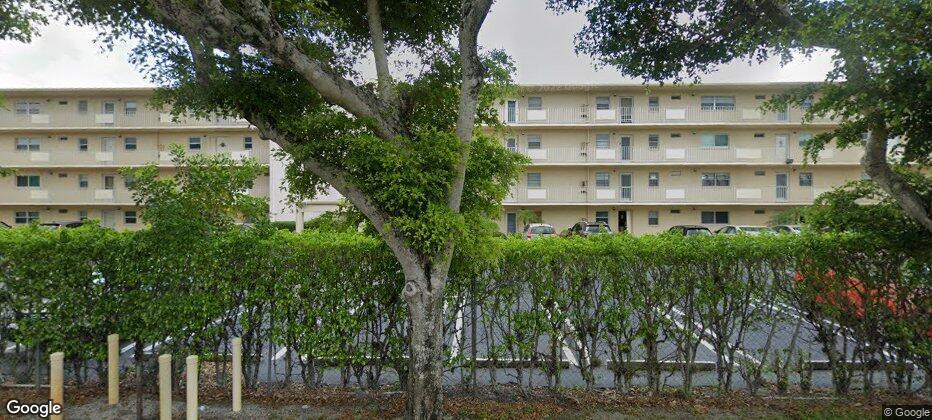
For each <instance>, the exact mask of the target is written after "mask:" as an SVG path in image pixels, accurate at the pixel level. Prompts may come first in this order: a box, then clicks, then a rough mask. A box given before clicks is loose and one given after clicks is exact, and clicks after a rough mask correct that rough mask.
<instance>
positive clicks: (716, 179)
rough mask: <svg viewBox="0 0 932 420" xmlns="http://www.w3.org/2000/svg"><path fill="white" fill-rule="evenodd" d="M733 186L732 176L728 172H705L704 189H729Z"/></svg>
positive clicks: (703, 177) (703, 178)
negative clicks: (728, 187)
mask: <svg viewBox="0 0 932 420" xmlns="http://www.w3.org/2000/svg"><path fill="white" fill-rule="evenodd" d="M729 185H731V175H730V174H729V173H728V172H703V173H702V186H703V187H727V186H729Z"/></svg>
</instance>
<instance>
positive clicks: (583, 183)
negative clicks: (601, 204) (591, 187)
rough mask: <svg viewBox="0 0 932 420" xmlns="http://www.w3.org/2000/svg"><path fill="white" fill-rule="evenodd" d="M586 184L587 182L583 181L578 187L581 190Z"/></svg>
mask: <svg viewBox="0 0 932 420" xmlns="http://www.w3.org/2000/svg"><path fill="white" fill-rule="evenodd" d="M588 183H589V182H588V181H583V182H582V183H581V184H580V185H579V186H580V187H583V188H586V184H588Z"/></svg>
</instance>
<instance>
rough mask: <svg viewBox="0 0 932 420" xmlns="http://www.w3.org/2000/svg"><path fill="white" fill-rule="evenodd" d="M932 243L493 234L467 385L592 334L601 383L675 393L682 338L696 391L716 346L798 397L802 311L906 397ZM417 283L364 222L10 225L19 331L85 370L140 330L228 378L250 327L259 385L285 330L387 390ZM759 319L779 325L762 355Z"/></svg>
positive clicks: (468, 334)
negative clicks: (642, 384)
mask: <svg viewBox="0 0 932 420" xmlns="http://www.w3.org/2000/svg"><path fill="white" fill-rule="evenodd" d="M461 248H465V247H461ZM930 254H932V252H930V250H929V247H924V246H919V247H916V246H897V245H896V244H882V243H878V241H876V240H872V239H871V238H865V237H862V236H855V235H841V234H835V235H815V234H804V235H779V236H777V235H773V236H760V237H751V236H731V237H726V236H715V237H688V238H687V237H682V236H675V235H659V236H642V237H633V236H630V235H612V236H604V237H596V238H589V239H582V238H576V239H565V238H552V239H541V240H532V241H526V240H519V239H514V238H510V239H489V240H488V241H487V243H486V245H485V246H474V247H471V248H469V249H461V251H460V252H459V253H458V254H457V256H456V257H455V260H454V266H453V268H452V270H451V278H450V282H449V285H448V289H447V298H446V299H447V304H446V308H447V310H446V319H447V324H446V325H447V328H448V331H450V333H449V334H448V344H449V346H448V349H447V360H448V365H449V367H450V369H451V371H453V372H456V374H457V375H459V378H460V381H462V382H463V383H464V384H466V385H471V384H476V383H477V381H478V379H477V376H478V374H477V370H478V369H488V372H489V375H490V381H491V383H492V385H495V384H500V383H503V382H508V381H509V379H506V378H505V375H513V376H514V379H515V382H516V383H517V384H518V385H519V386H521V387H530V386H531V384H532V377H533V376H534V375H540V374H544V375H545V376H546V378H547V379H548V381H549V384H550V386H552V387H559V386H561V377H562V375H563V373H564V371H565V369H566V368H567V366H566V363H565V362H563V361H562V358H561V356H560V352H561V349H562V346H563V343H572V346H573V348H574V351H575V354H576V355H577V356H578V359H579V360H578V362H579V363H578V366H573V367H571V368H572V369H576V370H578V372H579V374H580V375H581V376H582V378H583V380H584V381H585V383H586V385H587V386H588V387H592V386H595V382H596V379H595V371H596V370H597V369H598V368H607V369H608V370H609V371H610V372H611V373H612V375H614V383H615V385H616V386H617V387H618V388H619V389H627V388H628V387H630V386H631V384H632V380H633V378H634V376H635V375H636V374H641V375H643V376H644V377H646V379H647V383H648V389H649V390H651V391H653V392H656V391H659V390H660V389H661V387H662V384H663V379H662V370H664V369H665V367H664V366H665V364H664V361H665V360H666V359H667V358H668V355H666V354H663V353H662V352H661V351H660V347H661V344H662V343H672V345H673V348H674V349H675V354H674V355H673V356H672V357H673V359H674V361H675V362H676V363H675V364H674V366H677V369H679V371H680V375H682V378H683V384H682V391H683V392H684V393H687V394H688V393H690V392H691V391H692V378H693V376H694V374H695V371H694V369H692V368H691V366H692V365H691V362H693V361H694V360H695V358H696V354H697V350H698V348H699V346H700V342H705V343H708V344H709V345H711V346H712V347H713V348H714V349H715V352H716V354H717V355H718V360H717V361H716V367H715V377H716V378H717V386H718V388H719V389H720V390H722V391H723V392H724V391H728V390H729V389H731V387H732V386H733V382H734V380H733V378H734V377H735V375H740V376H741V377H742V378H743V379H744V380H745V382H746V383H747V384H748V385H749V386H750V388H751V390H752V392H753V391H756V389H757V387H758V386H759V385H760V384H762V383H763V381H764V379H768V380H772V381H775V382H776V383H777V386H778V388H779V389H781V390H785V389H786V386H787V382H788V377H789V376H790V373H789V372H791V371H794V370H795V371H797V373H798V374H799V377H800V381H801V385H802V386H803V387H805V380H806V376H807V372H806V368H805V366H806V363H805V362H806V360H805V359H806V355H803V354H794V353H791V352H788V351H785V350H782V349H780V350H778V349H777V346H776V345H775V344H774V343H772V340H773V337H774V334H775V331H776V329H777V325H781V323H782V324H786V320H785V317H786V312H788V311H798V315H799V318H800V319H803V320H805V323H806V324H807V327H808V328H811V329H813V330H814V331H815V336H816V338H817V340H818V341H819V345H820V346H821V349H822V351H823V352H824V353H825V354H826V355H827V356H828V359H829V360H828V362H829V368H830V369H831V372H832V381H833V384H834V388H835V391H836V392H838V393H846V392H848V390H849V388H850V387H851V384H852V380H853V379H854V378H860V379H865V378H866V379H867V384H871V383H873V382H875V381H874V380H873V379H872V378H873V376H874V375H875V374H878V373H879V374H881V375H884V377H885V378H886V383H887V384H888V386H889V387H891V388H892V389H894V390H897V391H905V390H908V389H910V388H911V384H910V381H911V378H912V370H911V367H912V366H915V367H918V368H919V369H921V370H922V371H923V372H924V374H925V377H926V378H928V377H929V375H930V373H932V370H930V366H932V339H930V334H932V327H930V325H932V322H930V320H932V309H930V308H932V301H930V296H932V292H930V288H932V285H930V284H932V281H930V266H932V264H930V261H932V257H930ZM854 279H856V280H854ZM403 281H404V279H403V275H402V273H401V271H400V269H399V267H398V265H397V263H396V262H395V259H394V258H393V257H392V255H391V253H390V252H389V251H388V249H387V248H386V247H385V246H384V245H383V244H382V243H381V242H380V241H379V240H377V239H374V238H371V237H367V236H362V235H357V234H322V233H314V232H305V233H304V234H300V235H299V234H294V233H292V232H287V231H282V230H278V231H271V230H268V231H267V230H262V229H246V230H243V229H237V230H231V231H228V232H220V233H215V234H213V235H210V236H202V237H196V238H191V237H182V238H176V239H172V238H171V237H166V236H165V235H161V234H158V233H156V232H151V231H147V230H144V231H140V232H114V231H112V230H107V229H102V228H98V227H94V226H89V227H82V228H79V229H66V230H60V231H46V230H42V229H38V228H35V227H31V228H18V229H9V230H2V231H0V341H3V342H16V343H21V344H22V345H25V346H29V347H36V348H41V349H44V350H46V351H47V352H48V353H50V352H52V351H63V352H64V353H65V354H66V355H67V358H68V360H69V361H70V365H69V366H70V367H71V371H72V373H73V374H74V375H75V378H77V380H84V379H85V378H86V377H87V374H86V371H87V369H88V366H90V367H91V368H101V367H99V364H98V363H93V361H102V360H104V358H105V357H106V355H105V344H104V343H105V337H106V335H107V334H110V333H118V334H120V336H121V338H122V339H124V340H129V341H131V342H133V343H135V346H136V353H135V355H136V357H137V358H138V359H139V363H140V365H139V368H144V367H146V366H150V365H149V364H150V363H151V361H147V360H145V355H144V353H143V352H142V348H143V347H144V346H147V345H151V344H158V345H160V346H161V347H160V350H159V352H162V353H165V352H171V353H173V354H188V353H194V354H201V355H203V356H204V357H205V358H208V359H209V360H215V361H217V363H216V366H217V369H218V370H217V372H218V375H217V380H218V381H220V382H221V383H222V382H223V381H224V380H225V378H224V374H223V370H222V369H221V368H220V364H219V363H220V362H219V361H221V360H223V359H224V358H225V357H226V356H227V354H228V352H229V349H228V348H227V347H226V346H227V345H228V344H227V343H228V341H229V340H228V338H230V337H236V336H238V337H242V339H243V345H244V371H245V375H246V385H247V386H249V387H255V386H256V385H257V384H258V381H259V378H260V377H261V375H263V373H262V372H259V365H260V364H259V361H260V360H261V359H262V358H263V357H268V354H265V355H263V354H262V351H263V349H264V348H266V346H264V344H265V343H268V342H274V343H276V345H278V346H287V347H288V348H290V349H292V350H293V351H292V352H289V353H288V355H289V356H288V357H289V358H291V357H294V361H295V362H296V365H297V366H298V367H299V369H300V374H301V375H300V377H301V378H303V381H304V383H305V384H306V385H308V386H318V385H320V384H321V382H322V380H323V370H324V369H325V368H329V367H336V368H339V369H340V372H341V373H342V378H343V384H344V385H349V384H354V385H356V386H360V387H366V388H373V387H377V386H378V384H379V383H380V380H382V381H384V374H385V371H386V369H390V370H392V371H394V372H396V373H397V374H398V376H399V377H400V378H401V379H402V380H401V381H400V384H401V385H403V384H404V380H403V379H404V375H405V366H406V365H405V354H406V344H405V341H406V340H405V338H406V328H407V325H406V308H405V305H404V301H403V300H402V299H401V298H400V295H399V290H400V289H401V285H402V284H403ZM793 308H796V309H793ZM458 314H462V315H463V316H462V319H459V316H458ZM480 325H481V326H482V328H479V327H478V326H480ZM474 326H477V327H476V328H474ZM454 328H456V329H458V330H459V331H460V332H459V333H457V334H453V333H452V331H453V329H454ZM752 331H757V332H762V334H764V335H765V336H766V337H767V343H765V345H764V346H757V347H762V348H763V349H764V350H763V351H761V350H757V351H756V352H754V353H753V355H751V353H752V350H751V349H750V348H749V347H750V346H748V344H747V343H746V340H747V338H748V335H749V334H750V333H751V332H752ZM798 333H799V326H797V328H796V333H795V334H794V338H793V340H796V339H797V335H798ZM840 336H844V337H848V338H850V339H851V340H848V341H846V340H838V339H837V338H838V337H840ZM454 340H458V342H456V343H454V342H453V341H454ZM539 342H546V343H549V344H548V349H547V351H543V352H540V351H538V348H537V347H538V344H537V343H539ZM848 342H852V343H857V344H856V348H855V349H854V350H853V351H850V350H846V349H845V348H843V346H846V345H847V343H848ZM758 344H759V343H758ZM292 354H294V355H301V357H297V356H291V355H292ZM217 356H219V357H217ZM745 356H752V357H745ZM641 359H643V360H641ZM752 360H753V361H754V362H751V361H752ZM852 361H854V362H863V363H859V364H852V363H850V362H852ZM291 365H292V364H291V363H288V364H287V366H288V367H289V368H290V366H291ZM852 366H860V367H859V368H858V369H853V368H852ZM178 368H179V369H180V366H179V367H178ZM82 372H83V373H82ZM290 376H291V375H290V374H289V375H286V377H290ZM176 377H180V375H176ZM868 388H869V387H868Z"/></svg>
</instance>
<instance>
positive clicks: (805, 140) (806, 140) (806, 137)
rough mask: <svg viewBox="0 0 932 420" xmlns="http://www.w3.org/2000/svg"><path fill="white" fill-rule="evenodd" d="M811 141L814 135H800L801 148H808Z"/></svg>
mask: <svg viewBox="0 0 932 420" xmlns="http://www.w3.org/2000/svg"><path fill="white" fill-rule="evenodd" d="M809 140H812V134H809V133H800V134H799V147H806V144H807V143H809Z"/></svg>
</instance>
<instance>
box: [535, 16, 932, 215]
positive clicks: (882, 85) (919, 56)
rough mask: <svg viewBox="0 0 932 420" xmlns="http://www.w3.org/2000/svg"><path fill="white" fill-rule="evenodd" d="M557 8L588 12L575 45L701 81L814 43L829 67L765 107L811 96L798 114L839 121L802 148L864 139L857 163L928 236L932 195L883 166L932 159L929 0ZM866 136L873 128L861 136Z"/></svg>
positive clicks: (624, 67) (629, 71)
mask: <svg viewBox="0 0 932 420" xmlns="http://www.w3.org/2000/svg"><path fill="white" fill-rule="evenodd" d="M548 4H549V6H550V7H552V8H553V9H555V10H557V11H561V12H565V11H585V13H586V18H587V24H586V26H585V27H584V28H583V29H582V31H580V32H579V33H578V35H577V37H576V49H577V52H579V53H584V54H589V55H592V56H593V57H595V58H596V59H597V60H599V62H600V63H601V64H602V65H607V66H612V67H616V68H617V69H618V70H619V71H621V72H622V73H623V74H625V75H628V76H633V77H642V78H644V79H645V80H647V81H661V82H663V81H671V80H672V81H674V82H682V81H686V80H690V81H699V80H700V79H701V78H702V76H703V75H706V74H708V73H709V72H711V71H714V70H715V69H716V68H717V67H718V66H720V65H722V64H725V63H728V62H731V61H733V60H738V59H746V60H752V61H763V60H766V59H769V58H771V57H779V58H780V59H781V60H782V61H783V62H784V63H785V62H787V61H789V60H790V59H792V57H793V56H794V54H804V55H808V54H812V53H813V52H815V51H818V50H822V49H825V50H828V51H831V53H832V60H833V64H834V68H833V69H832V70H831V71H830V72H829V73H828V75H827V77H826V79H825V80H824V81H822V82H817V83H808V84H805V85H804V86H801V87H799V88H797V89H792V90H790V91H788V92H786V93H785V94H783V95H779V96H778V97H776V98H774V100H772V101H770V102H769V103H768V107H769V108H770V109H771V110H775V109H781V108H783V107H785V106H786V105H788V104H789V105H802V104H803V103H804V102H805V101H808V100H809V99H810V98H814V101H813V103H812V106H811V107H808V110H807V112H806V116H805V117H806V118H810V119H811V118H812V117H817V116H818V117H822V116H831V117H834V118H837V119H838V121H839V122H840V125H839V126H838V128H837V129H836V130H834V131H833V132H830V133H825V134H822V135H818V136H816V137H815V138H813V139H812V141H811V142H810V143H809V144H808V145H807V150H806V152H807V156H808V158H809V159H811V160H816V158H817V155H818V153H817V152H818V151H819V150H821V149H822V148H824V147H825V145H826V144H827V143H828V142H830V141H832V140H834V141H835V142H836V143H837V144H838V145H839V146H841V147H849V146H856V145H861V144H864V146H865V158H864V159H863V161H862V164H863V166H864V168H865V172H867V173H868V174H869V175H870V176H871V177H872V178H873V180H874V181H875V182H877V184H878V185H880V186H881V187H882V188H883V189H884V190H885V191H886V192H887V193H888V194H889V195H890V196H891V197H893V198H894V199H895V200H896V202H897V203H898V204H899V205H900V206H901V207H902V208H903V209H904V210H905V211H906V213H907V214H909V215H910V217H912V218H914V219H915V220H916V221H918V222H919V223H920V224H922V225H923V226H924V227H925V228H926V230H928V231H930V232H932V218H930V212H932V203H930V202H929V201H928V200H926V201H923V200H922V199H921V197H920V196H919V195H918V193H917V191H916V190H915V189H913V188H911V187H910V184H909V182H907V181H906V180H905V179H904V178H903V177H902V176H901V175H899V173H898V172H897V171H894V170H893V169H892V168H891V165H890V164H889V163H888V160H887V158H888V153H887V152H888V141H889V140H891V139H897V140H898V141H897V142H896V143H895V146H894V147H892V148H893V151H894V154H893V158H894V160H895V163H896V164H898V165H905V166H909V167H912V168H913V169H914V170H916V169H919V170H922V168H928V166H929V164H930V163H932V134H930V133H932V106H929V104H932V83H930V80H932V53H930V52H932V34H930V32H929V28H930V27H932V6H930V4H929V2H928V1H923V0H862V1H843V0H830V1H824V0H791V1H782V0H763V1H748V0H689V1H682V0H630V1H612V0H548ZM864 133H869V134H868V135H866V136H865V135H864Z"/></svg>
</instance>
